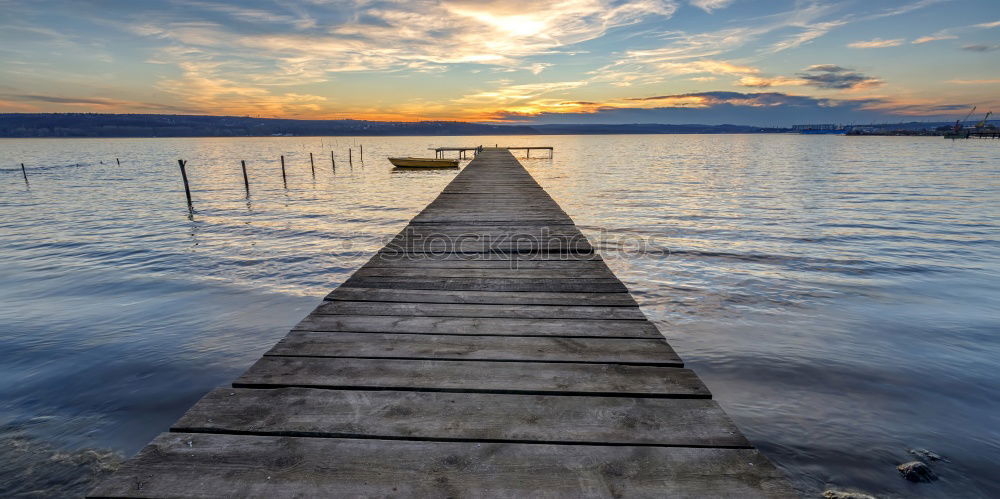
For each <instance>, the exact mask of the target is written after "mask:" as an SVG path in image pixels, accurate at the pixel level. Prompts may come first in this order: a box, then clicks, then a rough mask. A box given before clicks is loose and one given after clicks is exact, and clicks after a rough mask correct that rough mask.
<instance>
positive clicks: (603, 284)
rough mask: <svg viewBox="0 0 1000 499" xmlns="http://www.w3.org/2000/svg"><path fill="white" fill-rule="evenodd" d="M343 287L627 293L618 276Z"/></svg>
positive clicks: (363, 281) (381, 280) (367, 282)
mask: <svg viewBox="0 0 1000 499" xmlns="http://www.w3.org/2000/svg"><path fill="white" fill-rule="evenodd" d="M341 286H349V287H350V286H353V287H359V288H394V289H428V290H435V289H436V290H451V291H535V292H549V293H625V292H628V289H627V288H626V287H625V285H624V284H622V283H621V281H619V280H617V279H490V278H486V277H469V278H465V277H450V278H441V279H421V278H417V277H350V278H348V279H347V281H345V282H344V283H343V284H341Z"/></svg>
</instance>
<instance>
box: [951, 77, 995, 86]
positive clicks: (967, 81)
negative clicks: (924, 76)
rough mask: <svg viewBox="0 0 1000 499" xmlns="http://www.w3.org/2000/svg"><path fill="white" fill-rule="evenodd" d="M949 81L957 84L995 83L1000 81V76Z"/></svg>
mask: <svg viewBox="0 0 1000 499" xmlns="http://www.w3.org/2000/svg"><path fill="white" fill-rule="evenodd" d="M948 83H953V84H955V85H995V84H997V83H1000V78H996V79H992V80H948Z"/></svg>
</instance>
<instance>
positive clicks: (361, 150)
mask: <svg viewBox="0 0 1000 499" xmlns="http://www.w3.org/2000/svg"><path fill="white" fill-rule="evenodd" d="M352 156H353V151H352V150H351V149H350V148H348V149H347V162H348V164H349V165H350V166H352V167H353V166H354V159H353V157H352ZM358 156H359V158H358V159H359V160H360V161H362V162H363V161H364V160H365V147H364V146H358ZM330 162H331V163H332V164H333V169H334V170H336V169H337V160H336V158H334V156H333V151H330ZM101 163H104V162H103V161H102V162H101ZM177 163H178V164H179V165H180V167H181V178H182V179H183V180H184V193H185V194H187V200H188V205H189V206H190V205H191V188H190V187H189V186H188V180H187V171H186V169H185V166H187V160H184V159H178V160H177ZM240 163H241V164H242V166H243V185H244V186H245V187H246V190H247V196H249V195H250V179H249V178H248V177H247V162H246V161H245V160H243V161H240ZM115 164H117V165H118V166H121V165H122V162H121V160H119V159H118V158H115ZM78 166H79V165H78ZM309 166H310V167H311V168H312V173H313V176H315V175H316V163H315V162H314V161H313V153H309ZM21 175H24V185H27V186H30V185H31V184H30V183H29V182H28V169H27V168H25V166H24V163H21ZM281 180H282V182H284V184H285V187H288V178H287V177H286V176H285V156H281Z"/></svg>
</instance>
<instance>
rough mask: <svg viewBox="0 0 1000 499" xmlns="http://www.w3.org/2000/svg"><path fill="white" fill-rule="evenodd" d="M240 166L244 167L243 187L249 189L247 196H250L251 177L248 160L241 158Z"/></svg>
mask: <svg viewBox="0 0 1000 499" xmlns="http://www.w3.org/2000/svg"><path fill="white" fill-rule="evenodd" d="M240 166H241V167H243V187H246V189H247V197H250V179H249V178H247V162H246V160H240Z"/></svg>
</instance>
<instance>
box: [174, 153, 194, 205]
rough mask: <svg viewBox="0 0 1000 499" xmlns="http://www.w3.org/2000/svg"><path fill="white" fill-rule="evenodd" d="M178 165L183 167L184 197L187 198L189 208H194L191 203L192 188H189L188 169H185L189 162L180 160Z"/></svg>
mask: <svg viewBox="0 0 1000 499" xmlns="http://www.w3.org/2000/svg"><path fill="white" fill-rule="evenodd" d="M177 164H178V165H179V166H180V167H181V178H182V179H183V180H184V195H185V196H187V200H188V208H190V207H192V206H193V204H192V203H191V187H189V186H188V174H187V169H185V168H184V167H185V166H187V161H185V160H183V159H178V160H177Z"/></svg>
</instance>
